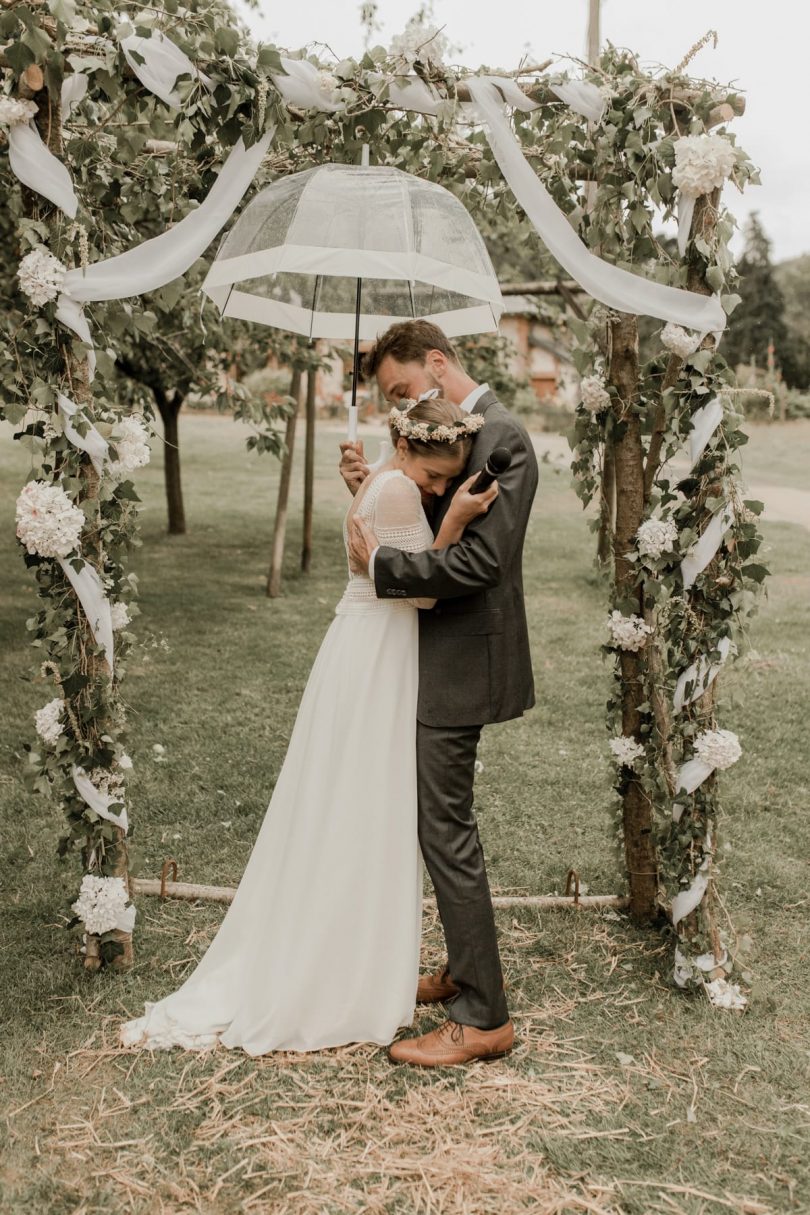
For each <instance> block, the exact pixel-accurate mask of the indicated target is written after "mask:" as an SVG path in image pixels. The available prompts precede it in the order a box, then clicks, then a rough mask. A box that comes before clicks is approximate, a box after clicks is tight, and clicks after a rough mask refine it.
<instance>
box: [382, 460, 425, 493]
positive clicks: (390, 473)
mask: <svg viewBox="0 0 810 1215" xmlns="http://www.w3.org/2000/svg"><path fill="white" fill-rule="evenodd" d="M377 488H378V492H379V494H380V497H382V495H383V494H385V496H386V498H412V497H414V495H416V497H417V498H419V500H420V501H421V494H420V493H419V486H418V485H417V484H416V482H415V481H412V480H411V478H410V477H409V476H407V475H406V474H405V473H404V472H402V470H401V469H399V468H389V469H387V470H386V472H384V473H381V474H380V485H379V486H378V487H377Z"/></svg>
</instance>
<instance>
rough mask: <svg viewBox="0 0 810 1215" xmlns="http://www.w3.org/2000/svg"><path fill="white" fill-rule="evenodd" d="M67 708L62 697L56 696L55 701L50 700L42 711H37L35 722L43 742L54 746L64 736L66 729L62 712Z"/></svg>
mask: <svg viewBox="0 0 810 1215" xmlns="http://www.w3.org/2000/svg"><path fill="white" fill-rule="evenodd" d="M64 707H65V702H64V700H63V699H62V697H61V696H55V697H54V699H53V700H49V701H48V703H47V704H46V705H43V706H42V708H41V709H37V711H36V713H35V714H34V722H35V724H36V730H37V734H38V735H39V737H40V738H41V739H42V741H43V742H45V743H49V744H50V746H53V745H54V743H55V742H56V740H57V738H59V736H60V735H61V734H64V732H65V727H64V723H63V722H62V710H63V708H64Z"/></svg>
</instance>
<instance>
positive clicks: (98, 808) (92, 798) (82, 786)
mask: <svg viewBox="0 0 810 1215" xmlns="http://www.w3.org/2000/svg"><path fill="white" fill-rule="evenodd" d="M71 772H72V776H73V783H74V785H75V786H76V791H77V792H78V793H79V794H80V795H81V797H82V798H83V799H84V800H85V801H86V802H87V804H88V806H89V807H90V809H91V810H95V812H96V814H98V815H99V817H101V818H104V819H106V820H107V822H108V823H115V825H116V827H120V828H121V830H122V831H123V832H124V835H126V834H127V832H128V831H129V819H128V817H127V808H126V806H124V808H123V810H121V811H120V812H119V813H118V814H114V813H113V811H112V810H110V806H111V805H112V803H113V799H112V798H111V797H109V796H108V795H107V794H106V793H102V792H101V791H100V790H99V789H97V788H96V786H95V785H94V784H93V782H92V781H91V780H90V777H89V776H87V775H86V774H85V773H84V772H83V771H82V769H81V768H77V767H76V765H75V764H74V765H73V768H72V769H71Z"/></svg>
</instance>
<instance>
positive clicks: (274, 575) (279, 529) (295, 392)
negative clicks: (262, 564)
mask: <svg viewBox="0 0 810 1215" xmlns="http://www.w3.org/2000/svg"><path fill="white" fill-rule="evenodd" d="M301 379H302V373H301V369H300V368H298V367H296V368H295V370H294V371H293V373H292V381H291V383H290V396H291V397H292V398H293V400H294V401H295V406H294V408H293V411H292V413H291V414H290V416H289V418H288V419H287V430H286V433H285V435H284V442H285V444H286V451H285V452H284V459H283V460H282V462H281V477H280V480H279V483H278V503H277V505H276V522H275V527H274V528H273V555H272V557H271V559H270V572H269V574H268V575H267V597H268V599H277V598H278V597H279V595H280V594H281V570H282V566H283V564H284V538H285V536H286V534H287V507H288V504H289V500H290V481H291V479H292V466H293V450H294V448H295V425H296V422H297V421H298V410H299V407H300V403H301V402H300V398H301Z"/></svg>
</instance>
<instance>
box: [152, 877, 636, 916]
mask: <svg viewBox="0 0 810 1215" xmlns="http://www.w3.org/2000/svg"><path fill="white" fill-rule="evenodd" d="M130 886H131V889H132V891H133V893H134V894H151V895H159V894H160V891H161V882H160V880H159V879H158V878H133V879H132V880H131V882H130ZM165 890H166V898H169V899H186V900H189V901H193V900H194V899H204V900H205V901H207V902H211V903H231V902H233V896H234V895H235V894H236V887H234V886H200V885H197V884H196V883H193V882H166V883H165ZM628 902H629V900H628V899H627V898H626V897H625V896H623V895H618V894H583V895H580V896H579V898H575V897H574V896H573V895H568V896H563V895H539V894H537V895H535V894H526V895H495V896H494V897H493V899H492V905H493V907H548V908H569V907H584V908H595V907H616V908H619V909H621V908H625V907H627V905H628ZM424 905H425V907H435V906H436V900H435V899H434V898H426V899H424Z"/></svg>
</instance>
